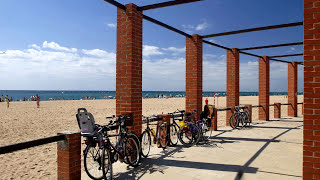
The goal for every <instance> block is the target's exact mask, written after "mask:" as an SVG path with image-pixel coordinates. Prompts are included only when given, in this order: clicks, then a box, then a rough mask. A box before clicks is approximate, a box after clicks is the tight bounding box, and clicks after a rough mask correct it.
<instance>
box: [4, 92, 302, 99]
mask: <svg viewBox="0 0 320 180" xmlns="http://www.w3.org/2000/svg"><path fill="white" fill-rule="evenodd" d="M225 93H226V92H225V91H203V96H205V97H208V96H214V95H220V96H224V95H225ZM258 94H259V93H258V92H240V96H257V95H258ZM299 94H303V93H301V92H299ZM0 95H3V96H6V95H8V96H9V98H11V97H12V99H13V101H20V100H23V99H24V98H25V99H26V100H28V99H29V98H30V97H31V96H35V95H39V96H40V98H41V101H49V100H52V99H64V100H80V99H86V97H88V98H95V99H115V96H116V91H98V90H96V91H92V90H90V91H83V90H0ZM159 95H160V96H162V95H163V96H173V97H184V96H185V91H142V97H149V98H157V97H158V96H159ZM270 95H271V96H272V95H288V92H270Z"/></svg>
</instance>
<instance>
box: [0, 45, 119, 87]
mask: <svg viewBox="0 0 320 180" xmlns="http://www.w3.org/2000/svg"><path fill="white" fill-rule="evenodd" d="M47 44H48V43H47ZM51 44H54V42H53V43H51ZM55 44H56V43H55ZM45 46H46V47H49V45H45ZM34 47H36V46H34ZM60 47H61V46H60ZM56 49H58V50H55V49H54V48H50V51H49V50H45V49H36V48H34V49H25V50H7V52H6V54H1V55H0V73H1V74H4V75H3V76H0V81H1V82H3V81H6V82H7V83H6V85H5V87H3V85H1V84H0V89H6V88H7V89H52V90H55V89H65V90H95V89H105V90H114V89H115V75H116V54H115V53H112V52H106V51H103V50H99V49H92V50H82V51H81V52H83V53H78V52H76V51H74V50H72V49H75V48H68V49H69V50H70V51H65V50H63V51H61V49H60V48H56ZM1 86H2V87H1Z"/></svg>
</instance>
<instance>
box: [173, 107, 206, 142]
mask: <svg viewBox="0 0 320 180" xmlns="http://www.w3.org/2000/svg"><path fill="white" fill-rule="evenodd" d="M195 113H196V110H194V111H193V112H191V113H185V114H184V119H183V122H184V123H185V124H184V125H182V126H181V127H180V129H179V132H178V137H179V140H180V142H181V143H182V144H183V145H187V146H190V145H193V144H197V143H198V142H199V140H200V137H201V134H200V132H201V131H200V129H199V128H198V126H197V121H196V119H195Z"/></svg>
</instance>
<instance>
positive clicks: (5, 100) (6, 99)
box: [4, 95, 9, 108]
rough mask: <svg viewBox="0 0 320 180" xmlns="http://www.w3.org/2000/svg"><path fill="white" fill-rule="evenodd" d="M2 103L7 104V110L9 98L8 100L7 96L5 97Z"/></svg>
mask: <svg viewBox="0 0 320 180" xmlns="http://www.w3.org/2000/svg"><path fill="white" fill-rule="evenodd" d="M4 102H6V103H7V108H9V98H8V95H7V96H6V97H5V99H4Z"/></svg>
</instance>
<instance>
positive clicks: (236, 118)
mask: <svg viewBox="0 0 320 180" xmlns="http://www.w3.org/2000/svg"><path fill="white" fill-rule="evenodd" d="M244 109H245V108H244V107H239V106H235V107H234V110H235V111H234V113H233V114H232V116H231V117H230V119H229V124H230V126H231V127H232V128H233V129H238V127H239V128H240V129H241V128H243V127H244V126H247V124H249V125H250V121H249V115H248V114H249V113H248V111H245V110H244ZM240 110H242V111H240Z"/></svg>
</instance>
